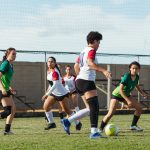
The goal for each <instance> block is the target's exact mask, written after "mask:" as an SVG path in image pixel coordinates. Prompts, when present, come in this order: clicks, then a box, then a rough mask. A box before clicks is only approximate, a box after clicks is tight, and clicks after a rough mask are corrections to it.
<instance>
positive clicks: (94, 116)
mask: <svg viewBox="0 0 150 150" xmlns="http://www.w3.org/2000/svg"><path fill="white" fill-rule="evenodd" d="M87 102H88V104H89V107H90V122H91V127H95V128H97V126H98V115H99V103H98V96H94V97H91V98H89V99H87Z"/></svg>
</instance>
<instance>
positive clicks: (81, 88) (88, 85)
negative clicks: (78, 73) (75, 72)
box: [75, 79, 96, 96]
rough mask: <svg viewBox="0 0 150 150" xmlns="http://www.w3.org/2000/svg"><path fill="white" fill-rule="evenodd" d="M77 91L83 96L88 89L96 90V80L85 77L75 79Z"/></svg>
mask: <svg viewBox="0 0 150 150" xmlns="http://www.w3.org/2000/svg"><path fill="white" fill-rule="evenodd" d="M75 86H76V91H77V92H78V93H79V94H80V95H81V96H82V95H84V93H86V92H87V91H91V90H95V89H96V86H95V82H94V81H89V80H83V79H77V80H76V81H75Z"/></svg>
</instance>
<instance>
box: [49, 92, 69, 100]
mask: <svg viewBox="0 0 150 150" xmlns="http://www.w3.org/2000/svg"><path fill="white" fill-rule="evenodd" d="M50 96H53V97H54V98H55V99H56V100H57V101H62V100H63V99H64V98H65V97H69V93H67V94H65V95H63V96H56V95H54V94H52V93H51V94H50Z"/></svg>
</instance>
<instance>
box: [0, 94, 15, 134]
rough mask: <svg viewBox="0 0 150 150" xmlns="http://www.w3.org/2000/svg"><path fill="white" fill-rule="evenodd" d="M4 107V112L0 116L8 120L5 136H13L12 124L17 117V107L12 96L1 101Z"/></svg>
mask: <svg viewBox="0 0 150 150" xmlns="http://www.w3.org/2000/svg"><path fill="white" fill-rule="evenodd" d="M1 102H2V106H3V108H4V111H3V112H1V114H0V116H1V118H6V124H5V130H4V134H5V135H6V134H12V132H11V131H10V129H11V124H12V121H13V118H14V115H15V111H16V106H15V103H14V101H13V99H12V95H9V96H8V97H3V98H2V99H1Z"/></svg>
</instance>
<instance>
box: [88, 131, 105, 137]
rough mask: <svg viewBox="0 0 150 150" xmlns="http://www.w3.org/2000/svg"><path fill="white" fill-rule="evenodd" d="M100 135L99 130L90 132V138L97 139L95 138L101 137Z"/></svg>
mask: <svg viewBox="0 0 150 150" xmlns="http://www.w3.org/2000/svg"><path fill="white" fill-rule="evenodd" d="M102 137H103V136H102V135H101V134H100V133H99V132H96V133H91V134H90V139H97V138H102Z"/></svg>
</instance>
